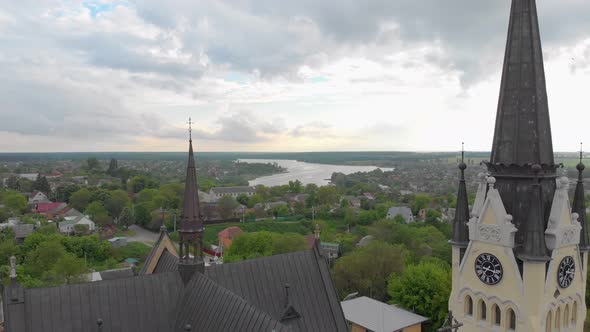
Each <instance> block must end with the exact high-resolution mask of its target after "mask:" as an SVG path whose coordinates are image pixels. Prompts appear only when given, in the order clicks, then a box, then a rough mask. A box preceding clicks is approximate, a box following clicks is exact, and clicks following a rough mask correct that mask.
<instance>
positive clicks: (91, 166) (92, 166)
mask: <svg viewBox="0 0 590 332" xmlns="http://www.w3.org/2000/svg"><path fill="white" fill-rule="evenodd" d="M99 167H100V164H99V162H98V159H96V157H89V158H88V159H86V168H88V171H93V170H98V169H99Z"/></svg>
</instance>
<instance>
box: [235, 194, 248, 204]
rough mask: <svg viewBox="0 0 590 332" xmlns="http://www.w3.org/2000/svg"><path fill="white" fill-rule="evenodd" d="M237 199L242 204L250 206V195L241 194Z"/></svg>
mask: <svg viewBox="0 0 590 332" xmlns="http://www.w3.org/2000/svg"><path fill="white" fill-rule="evenodd" d="M236 201H238V203H240V204H242V205H245V206H248V195H246V194H239V195H238V197H236Z"/></svg>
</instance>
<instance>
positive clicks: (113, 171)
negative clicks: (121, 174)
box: [107, 158, 119, 176]
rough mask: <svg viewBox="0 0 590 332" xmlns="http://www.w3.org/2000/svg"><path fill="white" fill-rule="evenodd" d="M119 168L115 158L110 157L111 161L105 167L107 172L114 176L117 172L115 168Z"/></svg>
mask: <svg viewBox="0 0 590 332" xmlns="http://www.w3.org/2000/svg"><path fill="white" fill-rule="evenodd" d="M118 168H119V165H118V162H117V159H115V158H111V161H110V162H109V168H108V169H107V174H109V175H111V176H114V175H115V174H116V172H117V169H118Z"/></svg>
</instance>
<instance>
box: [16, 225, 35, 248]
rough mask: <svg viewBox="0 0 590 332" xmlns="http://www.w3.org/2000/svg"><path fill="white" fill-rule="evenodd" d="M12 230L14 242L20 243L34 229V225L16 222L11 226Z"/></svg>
mask: <svg viewBox="0 0 590 332" xmlns="http://www.w3.org/2000/svg"><path fill="white" fill-rule="evenodd" d="M12 229H13V230H14V238H15V240H16V244H22V243H23V242H25V239H26V238H28V237H29V236H30V235H31V234H33V232H34V231H35V225H32V224H18V225H14V226H12Z"/></svg>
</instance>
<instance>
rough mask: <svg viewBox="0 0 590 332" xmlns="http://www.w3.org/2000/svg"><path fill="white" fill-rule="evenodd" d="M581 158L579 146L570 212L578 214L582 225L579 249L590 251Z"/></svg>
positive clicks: (581, 153)
mask: <svg viewBox="0 0 590 332" xmlns="http://www.w3.org/2000/svg"><path fill="white" fill-rule="evenodd" d="M580 147H582V143H580ZM582 159H583V151H582V148H580V162H579V163H578V165H577V166H576V169H577V170H578V183H577V184H576V192H575V194H574V202H573V204H572V212H575V213H577V214H578V221H579V222H580V226H582V231H581V232H580V250H581V251H590V239H588V220H587V219H588V218H586V197H585V193H584V175H583V172H584V169H585V168H586V166H584V163H583V162H582Z"/></svg>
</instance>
